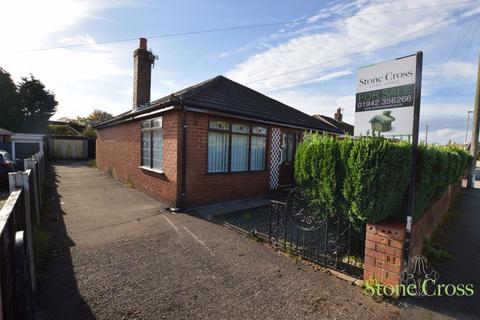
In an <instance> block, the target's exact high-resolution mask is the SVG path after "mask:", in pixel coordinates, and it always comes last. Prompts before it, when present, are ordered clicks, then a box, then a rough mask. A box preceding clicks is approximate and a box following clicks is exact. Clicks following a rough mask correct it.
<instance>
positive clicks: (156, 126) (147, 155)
mask: <svg viewBox="0 0 480 320" xmlns="http://www.w3.org/2000/svg"><path fill="white" fill-rule="evenodd" d="M141 166H142V167H145V168H150V169H155V170H159V171H162V170H163V130H162V117H159V118H155V119H150V120H146V121H142V160H141Z"/></svg>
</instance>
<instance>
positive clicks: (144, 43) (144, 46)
mask: <svg viewBox="0 0 480 320" xmlns="http://www.w3.org/2000/svg"><path fill="white" fill-rule="evenodd" d="M138 47H139V48H140V49H144V50H147V39H145V38H140V44H139V46H138Z"/></svg>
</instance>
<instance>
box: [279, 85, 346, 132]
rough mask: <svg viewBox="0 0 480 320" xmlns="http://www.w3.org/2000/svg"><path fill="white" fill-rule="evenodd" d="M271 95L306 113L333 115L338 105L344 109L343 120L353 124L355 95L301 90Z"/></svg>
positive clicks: (284, 91) (283, 91)
mask: <svg viewBox="0 0 480 320" xmlns="http://www.w3.org/2000/svg"><path fill="white" fill-rule="evenodd" d="M270 96H271V97H272V98H274V99H276V100H278V101H281V102H283V103H285V104H287V105H289V106H291V107H294V108H297V109H299V110H301V111H303V112H305V113H306V114H309V115H314V114H322V115H326V116H329V117H333V114H334V113H335V111H336V110H337V108H338V107H340V108H342V109H343V114H344V117H343V120H344V121H345V122H348V123H351V124H353V119H354V108H353V106H354V104H355V96H340V95H335V94H333V93H332V94H325V93H316V94H312V93H308V92H304V91H300V90H282V91H274V92H271V94H270Z"/></svg>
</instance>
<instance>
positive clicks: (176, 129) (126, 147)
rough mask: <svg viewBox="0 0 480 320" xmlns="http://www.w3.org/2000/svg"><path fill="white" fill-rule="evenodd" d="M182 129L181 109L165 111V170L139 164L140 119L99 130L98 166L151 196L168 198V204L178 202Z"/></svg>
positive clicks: (162, 199) (166, 200)
mask: <svg viewBox="0 0 480 320" xmlns="http://www.w3.org/2000/svg"><path fill="white" fill-rule="evenodd" d="M142 120H143V119H142ZM180 129H181V113H180V112H178V111H170V112H167V113H165V114H163V170H164V173H163V174H161V173H155V172H151V171H148V170H144V169H140V168H139V166H140V157H141V131H140V121H131V122H127V123H124V124H119V125H116V126H113V127H108V128H104V129H99V130H98V136H97V150H96V152H97V159H96V161H97V166H98V168H100V169H101V170H103V171H105V172H108V173H110V174H112V175H113V176H114V177H115V178H117V179H119V180H121V181H122V182H124V183H128V184H132V185H133V187H134V188H136V189H138V190H140V191H143V192H145V193H146V194H148V195H149V196H151V197H153V198H156V199H159V200H161V201H164V202H165V204H167V205H168V206H176V205H177V202H178V200H179V199H178V193H179V192H177V190H179V188H178V181H180V180H179V176H178V175H179V171H177V162H179V161H178V160H179V159H178V156H179V155H180V153H179V152H177V150H178V146H179V143H178V142H179V141H180V139H179V137H180V134H181V131H180Z"/></svg>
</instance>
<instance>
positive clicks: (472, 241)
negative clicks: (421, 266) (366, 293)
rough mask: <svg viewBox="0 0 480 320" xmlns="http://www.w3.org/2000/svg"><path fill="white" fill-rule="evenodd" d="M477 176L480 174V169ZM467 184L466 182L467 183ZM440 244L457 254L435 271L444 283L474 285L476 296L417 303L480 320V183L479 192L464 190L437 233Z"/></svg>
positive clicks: (437, 242)
mask: <svg viewBox="0 0 480 320" xmlns="http://www.w3.org/2000/svg"><path fill="white" fill-rule="evenodd" d="M477 177H480V174H479V172H478V170H477ZM464 185H465V181H464ZM435 238H436V244H437V245H440V246H442V247H444V248H445V249H446V250H447V251H448V252H449V253H451V254H452V255H453V257H452V258H451V259H446V260H442V261H439V262H438V263H436V264H435V270H436V271H438V273H439V274H440V281H441V283H445V284H447V283H454V284H468V283H471V284H473V286H474V289H475V292H476V294H475V295H474V296H472V297H463V298H461V297H440V298H428V299H422V300H423V301H416V303H419V305H421V306H422V307H425V308H428V309H431V310H436V311H439V312H441V313H443V314H446V315H450V316H452V317H456V318H459V319H480V181H479V180H477V181H476V183H475V189H473V190H467V189H463V191H462V193H461V195H460V198H459V199H458V204H457V206H456V207H455V208H454V209H453V210H452V211H451V212H450V215H449V217H448V219H447V220H446V222H445V224H444V225H443V226H442V227H441V228H440V229H439V230H438V231H437V233H436V237H435Z"/></svg>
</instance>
